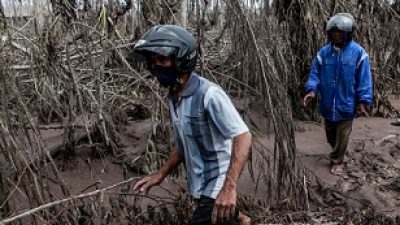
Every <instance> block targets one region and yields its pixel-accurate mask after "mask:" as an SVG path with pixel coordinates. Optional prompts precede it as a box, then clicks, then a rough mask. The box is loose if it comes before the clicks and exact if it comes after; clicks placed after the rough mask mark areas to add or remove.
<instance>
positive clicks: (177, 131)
mask: <svg viewBox="0 0 400 225" xmlns="http://www.w3.org/2000/svg"><path fill="white" fill-rule="evenodd" d="M134 52H135V53H137V54H139V55H142V56H144V57H145V58H146V60H147V66H148V69H149V70H150V72H151V74H152V75H154V76H155V77H156V78H157V80H158V81H159V82H160V84H161V85H162V86H164V87H167V88H169V90H170V93H169V95H168V106H169V114H170V120H171V125H172V128H173V132H174V138H175V147H174V148H173V149H172V150H171V154H170V158H169V159H168V160H167V162H166V163H165V164H164V166H163V167H162V168H161V169H160V170H159V171H158V172H157V173H155V174H153V175H151V176H148V177H145V178H143V179H141V180H140V181H138V182H137V183H136V184H135V186H134V190H139V191H141V192H145V191H147V190H148V189H149V188H151V187H152V186H154V185H158V184H160V183H161V182H162V181H163V180H164V178H165V177H166V176H167V174H168V173H169V172H171V171H172V170H173V169H174V168H175V167H177V166H178V165H179V164H180V163H181V162H183V163H184V165H185V168H186V175H187V176H186V177H187V183H188V188H189V191H190V192H191V194H192V195H193V197H194V198H195V199H196V202H197V208H196V210H195V212H194V215H193V218H192V219H191V222H189V224H190V225H195V224H196V225H200V224H201V225H207V224H216V223H218V224H229V225H231V224H239V222H240V223H242V224H249V223H250V221H249V218H248V217H246V216H244V215H243V214H242V213H239V212H238V210H237V209H236V186H237V181H238V179H239V175H240V173H241V171H242V170H243V167H244V164H245V163H246V161H247V158H248V154H249V151H250V145H251V135H250V133H249V129H248V128H247V126H246V125H245V123H244V122H243V120H242V118H241V117H240V115H239V113H238V112H237V111H236V109H235V107H234V106H233V104H232V102H231V100H230V98H229V97H228V96H227V95H226V93H225V92H224V91H223V90H222V88H221V87H219V86H217V85H216V84H214V83H212V82H210V81H208V80H207V79H205V78H202V77H200V76H198V75H197V74H195V73H193V70H194V69H195V66H196V58H197V42H196V40H195V39H194V37H193V36H192V35H191V34H190V33H189V32H188V31H187V30H185V29H184V28H182V27H179V26H175V25H163V26H155V27H153V28H152V29H150V30H149V31H148V32H146V33H145V34H144V35H143V37H142V38H141V39H140V40H139V41H138V42H137V43H136V45H135V47H134Z"/></svg>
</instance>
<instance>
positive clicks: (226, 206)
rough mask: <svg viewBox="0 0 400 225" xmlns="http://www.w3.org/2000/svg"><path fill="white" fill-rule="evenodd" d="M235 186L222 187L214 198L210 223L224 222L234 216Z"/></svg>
mask: <svg viewBox="0 0 400 225" xmlns="http://www.w3.org/2000/svg"><path fill="white" fill-rule="evenodd" d="M235 208H236V187H225V186H224V187H223V188H222V190H221V191H220V192H219V194H218V196H217V199H215V204H214V209H213V212H212V223H213V224H217V222H218V223H224V222H226V221H228V220H229V219H230V218H232V217H234V216H235Z"/></svg>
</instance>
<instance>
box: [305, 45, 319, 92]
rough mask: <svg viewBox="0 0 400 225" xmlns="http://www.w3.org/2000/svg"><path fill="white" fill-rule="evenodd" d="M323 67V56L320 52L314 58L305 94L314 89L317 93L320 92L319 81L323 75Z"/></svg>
mask: <svg viewBox="0 0 400 225" xmlns="http://www.w3.org/2000/svg"><path fill="white" fill-rule="evenodd" d="M321 67H322V57H321V54H320V52H318V54H317V56H316V57H315V58H314V59H313V62H312V66H311V71H310V74H309V76H308V80H307V84H306V89H305V94H308V93H310V92H311V91H313V92H314V93H315V94H318V88H319V82H320V77H321Z"/></svg>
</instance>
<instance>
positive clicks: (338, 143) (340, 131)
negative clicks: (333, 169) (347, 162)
mask: <svg viewBox="0 0 400 225" xmlns="http://www.w3.org/2000/svg"><path fill="white" fill-rule="evenodd" d="M352 127H353V120H344V121H337V122H332V121H327V120H325V132H326V139H327V141H328V143H329V144H330V145H331V147H332V152H331V153H330V154H329V158H330V161H331V163H332V164H341V163H343V159H344V155H345V154H346V150H347V144H348V143H349V138H350V134H351V131H352Z"/></svg>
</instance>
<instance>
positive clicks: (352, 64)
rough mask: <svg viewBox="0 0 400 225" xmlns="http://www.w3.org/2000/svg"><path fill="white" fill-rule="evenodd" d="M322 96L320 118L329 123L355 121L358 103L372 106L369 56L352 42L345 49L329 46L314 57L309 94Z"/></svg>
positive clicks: (307, 88)
mask: <svg viewBox="0 0 400 225" xmlns="http://www.w3.org/2000/svg"><path fill="white" fill-rule="evenodd" d="M311 91H314V93H315V94H318V92H319V93H320V94H321V103H320V110H321V115H322V116H323V117H324V118H325V119H326V120H329V121H341V120H349V119H353V118H354V117H355V116H356V114H357V112H356V107H357V104H358V103H363V104H365V105H366V106H369V105H371V104H372V98H373V97H372V96H373V93H372V77H371V69H370V64H369V59H368V54H367V53H366V52H365V50H364V48H363V47H361V46H360V45H359V44H357V43H356V42H354V41H350V42H349V43H347V44H346V46H345V47H344V48H343V49H338V48H335V47H334V46H333V44H331V43H329V44H327V45H325V46H324V47H322V48H321V49H320V50H319V52H318V53H317V56H316V57H315V58H314V60H313V63H312V68H311V71H310V75H309V78H308V81H307V85H306V93H309V92H311Z"/></svg>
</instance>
